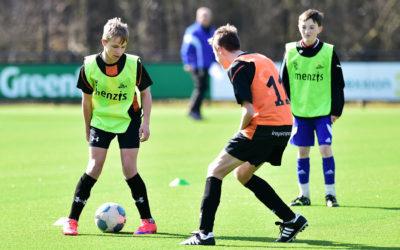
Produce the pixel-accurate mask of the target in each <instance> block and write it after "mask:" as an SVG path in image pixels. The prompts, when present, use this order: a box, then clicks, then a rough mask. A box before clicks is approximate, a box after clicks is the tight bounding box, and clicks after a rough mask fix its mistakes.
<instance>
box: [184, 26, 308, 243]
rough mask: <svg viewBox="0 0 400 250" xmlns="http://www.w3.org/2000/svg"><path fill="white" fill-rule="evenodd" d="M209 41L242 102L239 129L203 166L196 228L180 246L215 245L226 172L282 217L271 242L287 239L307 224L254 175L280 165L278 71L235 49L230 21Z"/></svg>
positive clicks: (282, 117) (284, 103) (284, 120)
mask: <svg viewBox="0 0 400 250" xmlns="http://www.w3.org/2000/svg"><path fill="white" fill-rule="evenodd" d="M209 42H210V44H211V46H212V47H213V51H214V54H215V58H216V60H217V61H218V62H219V63H220V64H221V65H222V66H223V67H224V68H225V69H228V75H229V77H230V79H231V82H232V85H233V88H234V93H235V97H236V100H237V102H238V104H241V106H242V119H241V122H240V127H239V132H238V133H237V134H236V136H235V137H234V138H232V139H231V140H230V141H229V142H228V144H227V146H226V147H225V149H224V150H222V152H221V153H220V154H219V155H218V157H217V158H216V159H215V160H214V161H213V162H212V163H211V164H210V165H209V166H208V173H207V181H206V186H205V190H204V195H203V199H202V203H201V213H200V227H199V231H195V232H193V234H194V235H193V236H191V237H189V238H188V239H187V240H185V241H183V242H182V243H181V245H215V239H214V234H213V232H212V231H213V226H214V220H215V214H216V211H217V208H218V205H219V201H220V197H221V185H222V179H223V178H224V177H225V176H226V175H228V174H229V173H230V172H231V171H232V170H235V177H236V178H237V179H238V180H239V181H240V182H241V183H242V184H243V185H244V186H245V187H247V188H248V189H250V190H251V191H252V192H254V194H255V196H256V197H257V198H258V199H259V200H260V201H261V202H262V203H264V205H265V206H267V207H268V208H269V209H270V210H272V211H273V212H274V213H275V214H276V215H277V216H278V217H279V218H280V219H281V220H282V222H277V223H276V224H277V225H281V236H280V238H279V239H277V240H276V241H278V242H290V241H292V240H293V239H294V237H295V236H296V235H297V233H299V232H300V231H302V230H303V229H304V228H305V227H306V226H307V220H306V219H305V218H304V217H303V216H302V215H300V214H298V213H297V214H295V213H293V211H292V210H291V209H290V208H289V207H288V206H287V205H286V204H285V203H284V202H283V201H282V200H281V198H280V197H279V196H278V195H277V194H276V193H275V191H274V190H273V189H272V187H271V186H270V185H269V184H268V183H267V182H266V181H264V180H263V179H261V178H260V177H258V176H256V175H254V173H255V172H256V171H257V170H258V169H259V168H260V167H261V165H262V164H263V163H264V162H269V163H270V164H271V165H274V166H279V165H281V159H282V154H283V152H284V150H285V148H286V145H287V142H288V140H289V137H290V134H291V128H292V123H293V121H292V115H291V111H290V102H289V100H288V99H287V97H286V94H285V91H284V89H283V86H282V84H281V83H280V80H279V73H278V71H277V70H276V67H275V65H274V63H273V62H272V61H271V60H270V59H269V58H267V57H265V56H263V55H261V54H257V53H248V52H243V51H242V50H241V49H240V40H239V37H238V34H237V29H236V28H235V27H234V26H232V25H229V24H227V25H225V26H222V27H220V28H218V29H217V30H216V32H215V34H214V36H213V37H212V38H211V39H210V40H209Z"/></svg>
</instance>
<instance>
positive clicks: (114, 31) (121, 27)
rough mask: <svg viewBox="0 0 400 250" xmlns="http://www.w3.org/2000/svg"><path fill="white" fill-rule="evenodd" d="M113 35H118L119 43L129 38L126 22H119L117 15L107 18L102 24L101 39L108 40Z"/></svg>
mask: <svg viewBox="0 0 400 250" xmlns="http://www.w3.org/2000/svg"><path fill="white" fill-rule="evenodd" d="M114 37H120V38H121V44H123V43H124V42H128V40H129V30H128V24H126V23H123V22H121V18H119V17H114V18H112V19H109V20H108V21H107V23H106V24H105V25H104V30H103V36H102V39H103V40H106V41H107V42H108V41H109V40H110V39H111V38H114Z"/></svg>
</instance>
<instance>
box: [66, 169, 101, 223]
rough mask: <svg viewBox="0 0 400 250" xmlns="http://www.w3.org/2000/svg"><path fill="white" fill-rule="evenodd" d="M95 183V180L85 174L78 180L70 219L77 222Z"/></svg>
mask: <svg viewBox="0 0 400 250" xmlns="http://www.w3.org/2000/svg"><path fill="white" fill-rule="evenodd" d="M96 181H97V180H96V179H94V178H92V177H90V176H89V175H87V174H86V173H84V174H83V175H82V177H81V178H80V179H79V181H78V184H77V185H76V189H75V194H74V201H73V202H72V206H71V212H70V214H69V218H70V219H74V220H76V221H78V220H79V216H80V215H81V213H82V210H83V207H84V206H85V205H86V202H87V200H88V199H89V196H90V191H91V190H92V187H93V186H94V184H95V183H96Z"/></svg>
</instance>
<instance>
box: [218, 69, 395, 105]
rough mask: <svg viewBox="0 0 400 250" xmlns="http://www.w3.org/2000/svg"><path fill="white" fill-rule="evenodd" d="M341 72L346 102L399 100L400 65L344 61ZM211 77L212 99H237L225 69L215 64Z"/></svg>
mask: <svg viewBox="0 0 400 250" xmlns="http://www.w3.org/2000/svg"><path fill="white" fill-rule="evenodd" d="M276 66H277V69H278V70H279V68H280V63H276ZM342 70H343V77H344V81H345V85H346V86H345V88H344V95H345V100H346V101H359V100H364V101H400V62H342ZM210 76H211V81H210V83H211V98H212V99H213V100H220V101H225V100H235V97H234V95H233V89H232V85H231V83H230V82H229V79H228V77H227V74H226V70H224V69H222V67H220V66H218V65H213V66H212V67H211V69H210Z"/></svg>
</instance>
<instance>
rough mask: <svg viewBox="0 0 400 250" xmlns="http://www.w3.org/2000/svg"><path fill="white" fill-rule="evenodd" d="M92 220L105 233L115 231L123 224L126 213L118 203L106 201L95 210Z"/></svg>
mask: <svg viewBox="0 0 400 250" xmlns="http://www.w3.org/2000/svg"><path fill="white" fill-rule="evenodd" d="M94 222H95V223H96V225H97V227H98V228H99V229H100V230H101V231H103V232H105V233H117V232H119V231H121V229H122V228H123V227H124V225H125V222H126V213H125V210H124V209H123V208H122V207H121V206H120V205H118V204H116V203H113V202H107V203H104V204H103V205H101V206H100V207H99V208H98V209H97V210H96V213H95V215H94Z"/></svg>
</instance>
